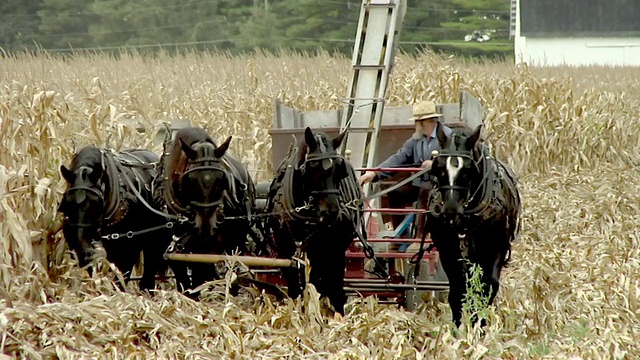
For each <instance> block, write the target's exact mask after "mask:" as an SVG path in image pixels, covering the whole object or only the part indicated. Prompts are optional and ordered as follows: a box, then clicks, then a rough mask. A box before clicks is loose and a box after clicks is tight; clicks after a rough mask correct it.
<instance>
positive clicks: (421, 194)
mask: <svg viewBox="0 0 640 360" xmlns="http://www.w3.org/2000/svg"><path fill="white" fill-rule="evenodd" d="M440 116H441V114H438V113H437V112H436V104H435V103H433V102H431V101H420V102H417V103H415V104H414V105H413V117H412V120H413V121H414V122H415V128H416V131H415V133H414V134H413V135H412V136H411V137H410V138H409V139H408V140H407V141H405V143H404V145H403V146H402V147H401V148H400V149H399V150H398V152H397V153H395V154H394V155H391V156H390V157H389V158H388V159H387V160H385V161H383V162H382V163H381V164H380V165H378V167H379V168H399V167H414V166H420V167H423V168H430V167H431V164H432V160H431V152H432V151H433V150H441V149H440V143H439V141H438V138H437V137H436V133H437V131H436V130H437V127H438V126H442V128H443V130H444V133H445V135H446V136H447V137H449V136H450V135H451V133H452V131H453V130H451V128H449V127H448V126H446V125H444V124H442V123H441V122H439V121H438V118H439V117H440ZM392 175H393V172H375V171H367V172H366V173H364V174H363V175H362V176H361V177H360V180H359V183H360V186H362V185H364V184H366V183H368V182H377V181H378V180H385V179H388V178H390V177H391V176H392ZM430 188H431V182H430V181H429V180H427V179H424V177H419V178H417V179H415V180H413V182H412V183H411V184H406V185H404V186H402V187H400V188H398V189H396V190H394V191H391V192H390V193H389V194H387V199H388V202H389V207H390V208H403V207H406V206H410V205H411V204H413V202H415V201H416V199H417V201H418V204H417V206H418V208H426V207H427V205H428V204H427V201H428V196H429V190H430ZM403 218H404V215H400V216H398V215H395V216H391V223H392V224H393V228H394V229H395V228H397V227H398V225H400V223H401V222H402V220H403ZM423 218H424V215H422V214H421V216H419V217H418V229H419V230H418V234H419V235H421V232H422V231H421V229H422V225H423V222H424V221H423V220H422V219H423Z"/></svg>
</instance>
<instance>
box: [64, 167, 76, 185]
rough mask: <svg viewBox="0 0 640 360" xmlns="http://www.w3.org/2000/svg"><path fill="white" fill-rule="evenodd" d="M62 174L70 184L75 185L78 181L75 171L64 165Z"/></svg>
mask: <svg viewBox="0 0 640 360" xmlns="http://www.w3.org/2000/svg"><path fill="white" fill-rule="evenodd" d="M60 174H62V177H63V178H64V179H65V180H66V181H67V182H68V183H69V184H73V183H74V182H75V181H76V174H74V173H73V171H71V170H69V169H67V167H66V166H64V165H60Z"/></svg>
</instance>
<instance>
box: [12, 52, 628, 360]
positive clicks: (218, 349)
mask: <svg viewBox="0 0 640 360" xmlns="http://www.w3.org/2000/svg"><path fill="white" fill-rule="evenodd" d="M1 64H2V65H1V66H0V149H1V151H0V236H1V238H0V350H1V351H0V353H3V354H6V356H7V358H12V357H16V358H30V359H44V358H46V359H49V358H60V359H71V358H74V359H75V358H127V359H129V358H131V359H145V358H172V359H173V358H175V359H196V358H216V359H218V358H230V359H245V358H246V359H257V358H296V359H298V358H303V357H304V358H310V359H324V358H336V359H397V358H406V359H422V358H436V359H461V358H465V359H541V358H553V359H556V358H572V359H599V358H603V359H610V358H613V359H636V358H639V357H640V345H638V341H637V339H639V338H640V304H639V297H640V284H639V279H640V231H639V227H638V224H640V178H639V177H638V176H637V173H636V168H637V165H638V164H639V163H640V136H638V127H639V126H640V124H639V118H638V116H639V114H640V68H606V67H584V68H568V67H566V68H548V69H540V68H528V67H526V66H514V65H513V64H512V63H500V62H482V61H465V60H460V59H456V58H450V57H445V56H440V55H437V54H433V53H429V52H425V53H424V54H422V55H420V56H408V55H399V56H398V58H397V59H396V65H395V68H394V72H393V74H392V77H391V82H390V85H389V90H388V96H389V102H388V105H389V106H401V105H406V104H410V103H412V102H414V101H415V100H421V99H429V100H433V101H435V102H436V103H448V102H457V101H458V93H459V91H460V90H467V91H469V92H470V93H471V94H473V95H474V96H476V97H477V98H479V99H480V100H481V102H482V104H483V105H484V107H485V109H486V111H485V115H486V116H485V119H484V123H485V125H486V130H487V134H488V140H489V142H490V143H491V146H492V149H493V151H494V153H495V155H496V157H498V158H500V159H504V160H505V161H506V162H507V163H509V164H510V165H511V166H512V167H513V168H514V169H515V170H516V172H517V173H518V175H519V177H520V186H521V189H522V190H521V191H522V196H523V202H524V203H523V210H524V215H523V226H522V230H521V233H520V236H519V238H518V239H517V241H516V243H514V248H513V255H512V261H511V265H510V266H509V267H508V268H507V269H505V271H504V272H503V274H504V275H503V277H502V280H501V285H502V286H501V288H500V292H499V294H498V297H497V298H496V303H495V305H496V306H495V307H491V308H490V309H489V312H488V315H487V319H488V325H487V328H486V332H485V334H481V333H480V332H479V331H478V330H477V329H473V328H471V327H469V326H466V327H463V328H461V329H460V330H457V331H456V330H455V329H454V328H453V325H452V324H451V322H450V320H449V319H450V313H449V308H448V304H446V303H437V302H427V303H425V304H424V305H423V306H421V307H420V308H419V309H418V310H417V311H415V312H407V311H404V310H399V309H397V308H393V307H389V306H386V305H381V304H378V303H377V302H376V301H375V300H374V299H366V300H364V301H357V299H354V300H353V301H351V302H349V303H348V304H347V307H346V315H345V317H344V318H331V317H327V316H325V315H324V312H323V310H322V307H321V306H320V305H321V304H320V303H319V302H318V299H317V293H316V292H314V290H313V288H309V289H308V293H307V294H306V296H305V298H304V299H301V300H298V301H291V300H287V301H285V302H284V303H275V302H273V301H272V300H270V298H268V297H261V296H259V295H258V294H252V293H248V294H245V295H246V296H240V297H236V298H233V297H229V296H228V294H226V293H225V292H224V289H223V290H216V291H213V290H212V291H210V292H204V294H205V299H204V300H203V301H201V302H194V301H192V300H190V299H188V298H186V297H184V296H182V295H180V294H179V293H177V292H175V291H174V290H173V288H172V287H165V286H161V288H162V289H160V290H159V292H158V293H157V294H156V295H155V296H153V297H150V296H148V295H142V294H140V293H139V292H137V290H136V287H135V285H131V286H129V289H128V291H127V292H122V291H120V290H118V289H117V287H116V286H115V285H114V281H115V280H113V276H112V271H111V270H110V269H109V268H108V267H107V268H106V269H104V270H103V271H102V272H100V273H98V274H94V275H93V276H92V277H89V275H87V274H86V272H83V271H81V270H80V269H78V268H77V265H76V263H75V260H73V258H72V257H71V256H70V254H69V252H68V251H67V248H66V246H65V243H64V240H63V238H62V235H61V232H55V231H54V230H57V229H58V227H59V222H60V215H59V214H58V213H57V206H58V203H59V201H60V199H61V195H62V192H63V190H64V180H63V179H62V177H61V176H60V172H59V167H60V165H61V164H65V165H68V164H69V162H70V161H71V158H72V155H73V152H74V149H75V148H76V147H77V148H80V147H82V146H85V145H89V144H92V145H98V146H108V147H111V148H115V149H120V148H129V147H145V148H148V149H151V150H153V151H155V152H157V153H160V151H161V142H160V141H158V139H157V138H156V137H155V136H154V134H155V129H158V128H159V126H160V124H161V122H163V121H171V120H174V119H189V120H190V121H191V123H192V124H195V125H200V126H203V127H205V128H206V129H207V130H208V131H209V133H210V134H211V135H212V136H213V138H214V139H215V140H217V141H222V140H223V139H224V138H225V137H226V136H228V135H233V140H232V142H231V151H232V152H233V154H234V155H236V156H238V157H239V158H241V159H242V160H243V161H244V162H245V163H247V164H248V166H249V168H250V170H251V171H252V173H253V174H254V175H255V179H256V180H257V181H264V180H269V179H270V177H271V175H272V174H271V173H270V172H269V169H271V162H272V160H271V139H270V136H269V133H268V130H269V128H270V127H271V124H272V120H273V116H274V114H273V110H274V101H275V99H276V98H278V99H281V100H283V101H284V102H285V103H286V104H287V105H288V106H292V107H294V108H297V109H299V110H303V111H306V110H318V109H326V110H330V109H338V108H341V107H342V106H343V102H342V100H341V99H342V98H344V97H345V94H346V89H347V84H348V81H349V76H350V59H348V58H343V57H337V56H331V55H329V54H326V53H320V54H314V55H299V54H288V53H282V54H279V55H277V56H276V55H269V54H254V55H246V56H240V57H229V56H225V55H222V54H212V53H207V54H195V53H192V54H184V55H181V56H176V57H170V56H167V55H160V56H157V57H154V58H150V57H143V56H140V55H131V54H121V55H119V56H117V57H113V56H112V57H108V56H106V55H78V56H75V57H64V58H63V57H54V56H51V55H46V54H43V55H40V56H29V55H20V56H17V55H16V56H8V57H5V58H3V60H2V63H1ZM139 129H144V131H143V132H141V130H139ZM303 305H305V311H302V310H301V309H302V306H303ZM0 358H3V357H2V355H0Z"/></svg>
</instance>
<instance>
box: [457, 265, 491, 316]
mask: <svg viewBox="0 0 640 360" xmlns="http://www.w3.org/2000/svg"><path fill="white" fill-rule="evenodd" d="M467 267H468V269H469V271H468V273H467V276H466V287H467V292H466V293H465V295H464V298H463V299H462V318H463V320H464V319H466V320H467V321H469V320H470V319H471V318H473V317H477V319H478V321H480V320H482V319H487V318H488V312H487V308H488V306H489V296H488V294H489V289H485V286H486V285H485V284H483V283H482V268H481V267H480V266H479V265H477V264H471V263H470V262H469V261H468V260H467ZM467 325H468V326H473V325H474V324H471V323H467Z"/></svg>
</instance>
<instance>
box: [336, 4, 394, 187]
mask: <svg viewBox="0 0 640 360" xmlns="http://www.w3.org/2000/svg"><path fill="white" fill-rule="evenodd" d="M405 13H406V0H363V1H362V7H361V9H360V19H359V21H358V30H357V33H356V41H355V45H354V48H353V60H352V69H353V73H352V75H351V83H350V85H349V89H348V92H347V98H346V100H347V105H345V110H344V112H343V117H342V121H341V127H340V128H341V130H344V129H345V128H347V127H349V128H350V129H351V130H350V131H348V132H347V134H346V137H345V139H344V140H343V145H342V155H345V152H346V150H349V151H351V154H350V156H349V158H350V161H351V163H352V164H353V166H354V167H355V168H362V167H373V166H375V165H376V164H374V161H375V154H376V146H377V142H378V134H379V131H380V127H381V125H382V113H383V110H384V105H385V95H386V90H387V85H388V82H389V74H390V73H391V70H392V68H393V61H394V58H395V54H396V51H397V48H398V40H399V38H400V32H401V29H402V22H403V20H404V15H405ZM369 188H370V184H367V186H366V187H365V189H364V192H365V194H366V193H368V192H369Z"/></svg>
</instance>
